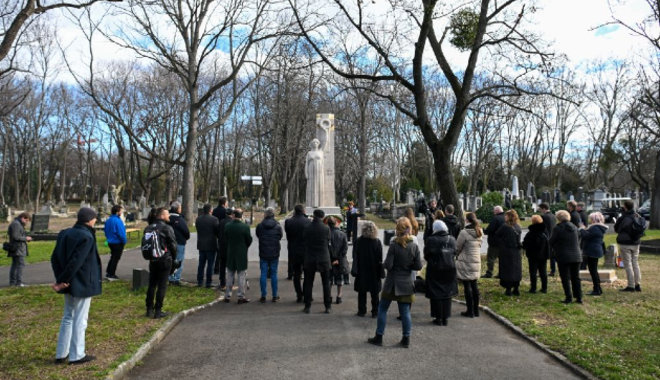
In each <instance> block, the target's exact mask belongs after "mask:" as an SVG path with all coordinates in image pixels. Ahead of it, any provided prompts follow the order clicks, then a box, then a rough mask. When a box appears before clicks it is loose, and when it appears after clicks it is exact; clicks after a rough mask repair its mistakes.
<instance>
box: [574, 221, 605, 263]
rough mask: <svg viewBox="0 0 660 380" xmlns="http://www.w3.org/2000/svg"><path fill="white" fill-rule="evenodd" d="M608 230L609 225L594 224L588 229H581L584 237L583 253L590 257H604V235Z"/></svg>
mask: <svg viewBox="0 0 660 380" xmlns="http://www.w3.org/2000/svg"><path fill="white" fill-rule="evenodd" d="M605 232H607V226H604V225H602V224H592V225H590V226H589V228H587V229H582V230H580V238H582V253H583V254H584V255H585V256H588V257H596V258H599V257H603V255H604V254H605V252H604V251H603V237H604V236H605Z"/></svg>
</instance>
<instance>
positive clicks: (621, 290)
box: [619, 286, 642, 292]
mask: <svg viewBox="0 0 660 380" xmlns="http://www.w3.org/2000/svg"><path fill="white" fill-rule="evenodd" d="M619 291H620V292H634V291H635V288H632V287H630V286H628V287H625V288H623V289H619ZM639 291H640V292H641V291H642V290H641V289H640V290H639Z"/></svg>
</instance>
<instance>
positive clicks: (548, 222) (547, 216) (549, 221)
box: [541, 211, 557, 239]
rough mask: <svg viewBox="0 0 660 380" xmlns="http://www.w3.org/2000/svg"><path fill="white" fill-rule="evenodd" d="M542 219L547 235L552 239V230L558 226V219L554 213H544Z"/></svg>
mask: <svg viewBox="0 0 660 380" xmlns="http://www.w3.org/2000/svg"><path fill="white" fill-rule="evenodd" d="M541 219H543V225H544V226H545V234H546V236H547V237H548V239H550V236H552V230H553V229H554V228H555V226H556V225H557V218H556V217H555V214H553V213H552V212H549V211H548V212H544V213H542V214H541Z"/></svg>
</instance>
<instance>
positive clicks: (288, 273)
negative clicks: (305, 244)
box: [286, 254, 293, 279]
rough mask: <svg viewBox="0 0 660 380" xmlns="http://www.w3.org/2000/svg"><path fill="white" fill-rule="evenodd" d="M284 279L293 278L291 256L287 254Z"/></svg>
mask: <svg viewBox="0 0 660 380" xmlns="http://www.w3.org/2000/svg"><path fill="white" fill-rule="evenodd" d="M286 278H287V279H292V278H293V255H292V254H289V257H288V261H287V263H286Z"/></svg>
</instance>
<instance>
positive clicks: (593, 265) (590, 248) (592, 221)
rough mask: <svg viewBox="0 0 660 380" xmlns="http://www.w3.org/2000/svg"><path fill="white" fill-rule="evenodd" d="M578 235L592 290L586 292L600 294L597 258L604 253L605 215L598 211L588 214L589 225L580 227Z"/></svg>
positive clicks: (601, 290)
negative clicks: (580, 239)
mask: <svg viewBox="0 0 660 380" xmlns="http://www.w3.org/2000/svg"><path fill="white" fill-rule="evenodd" d="M579 232H580V237H581V238H582V253H583V254H584V256H586V260H587V267H588V268H589V274H590V275H591V282H592V284H593V290H592V291H591V292H590V293H587V294H588V295H590V296H600V295H601V294H603V289H602V288H601V287H600V276H599V275H598V259H599V258H601V257H603V255H604V254H605V244H604V243H603V237H604V236H605V232H607V226H606V225H605V217H603V214H601V213H600V212H593V213H591V214H589V227H588V228H586V229H585V228H580V231H579Z"/></svg>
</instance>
